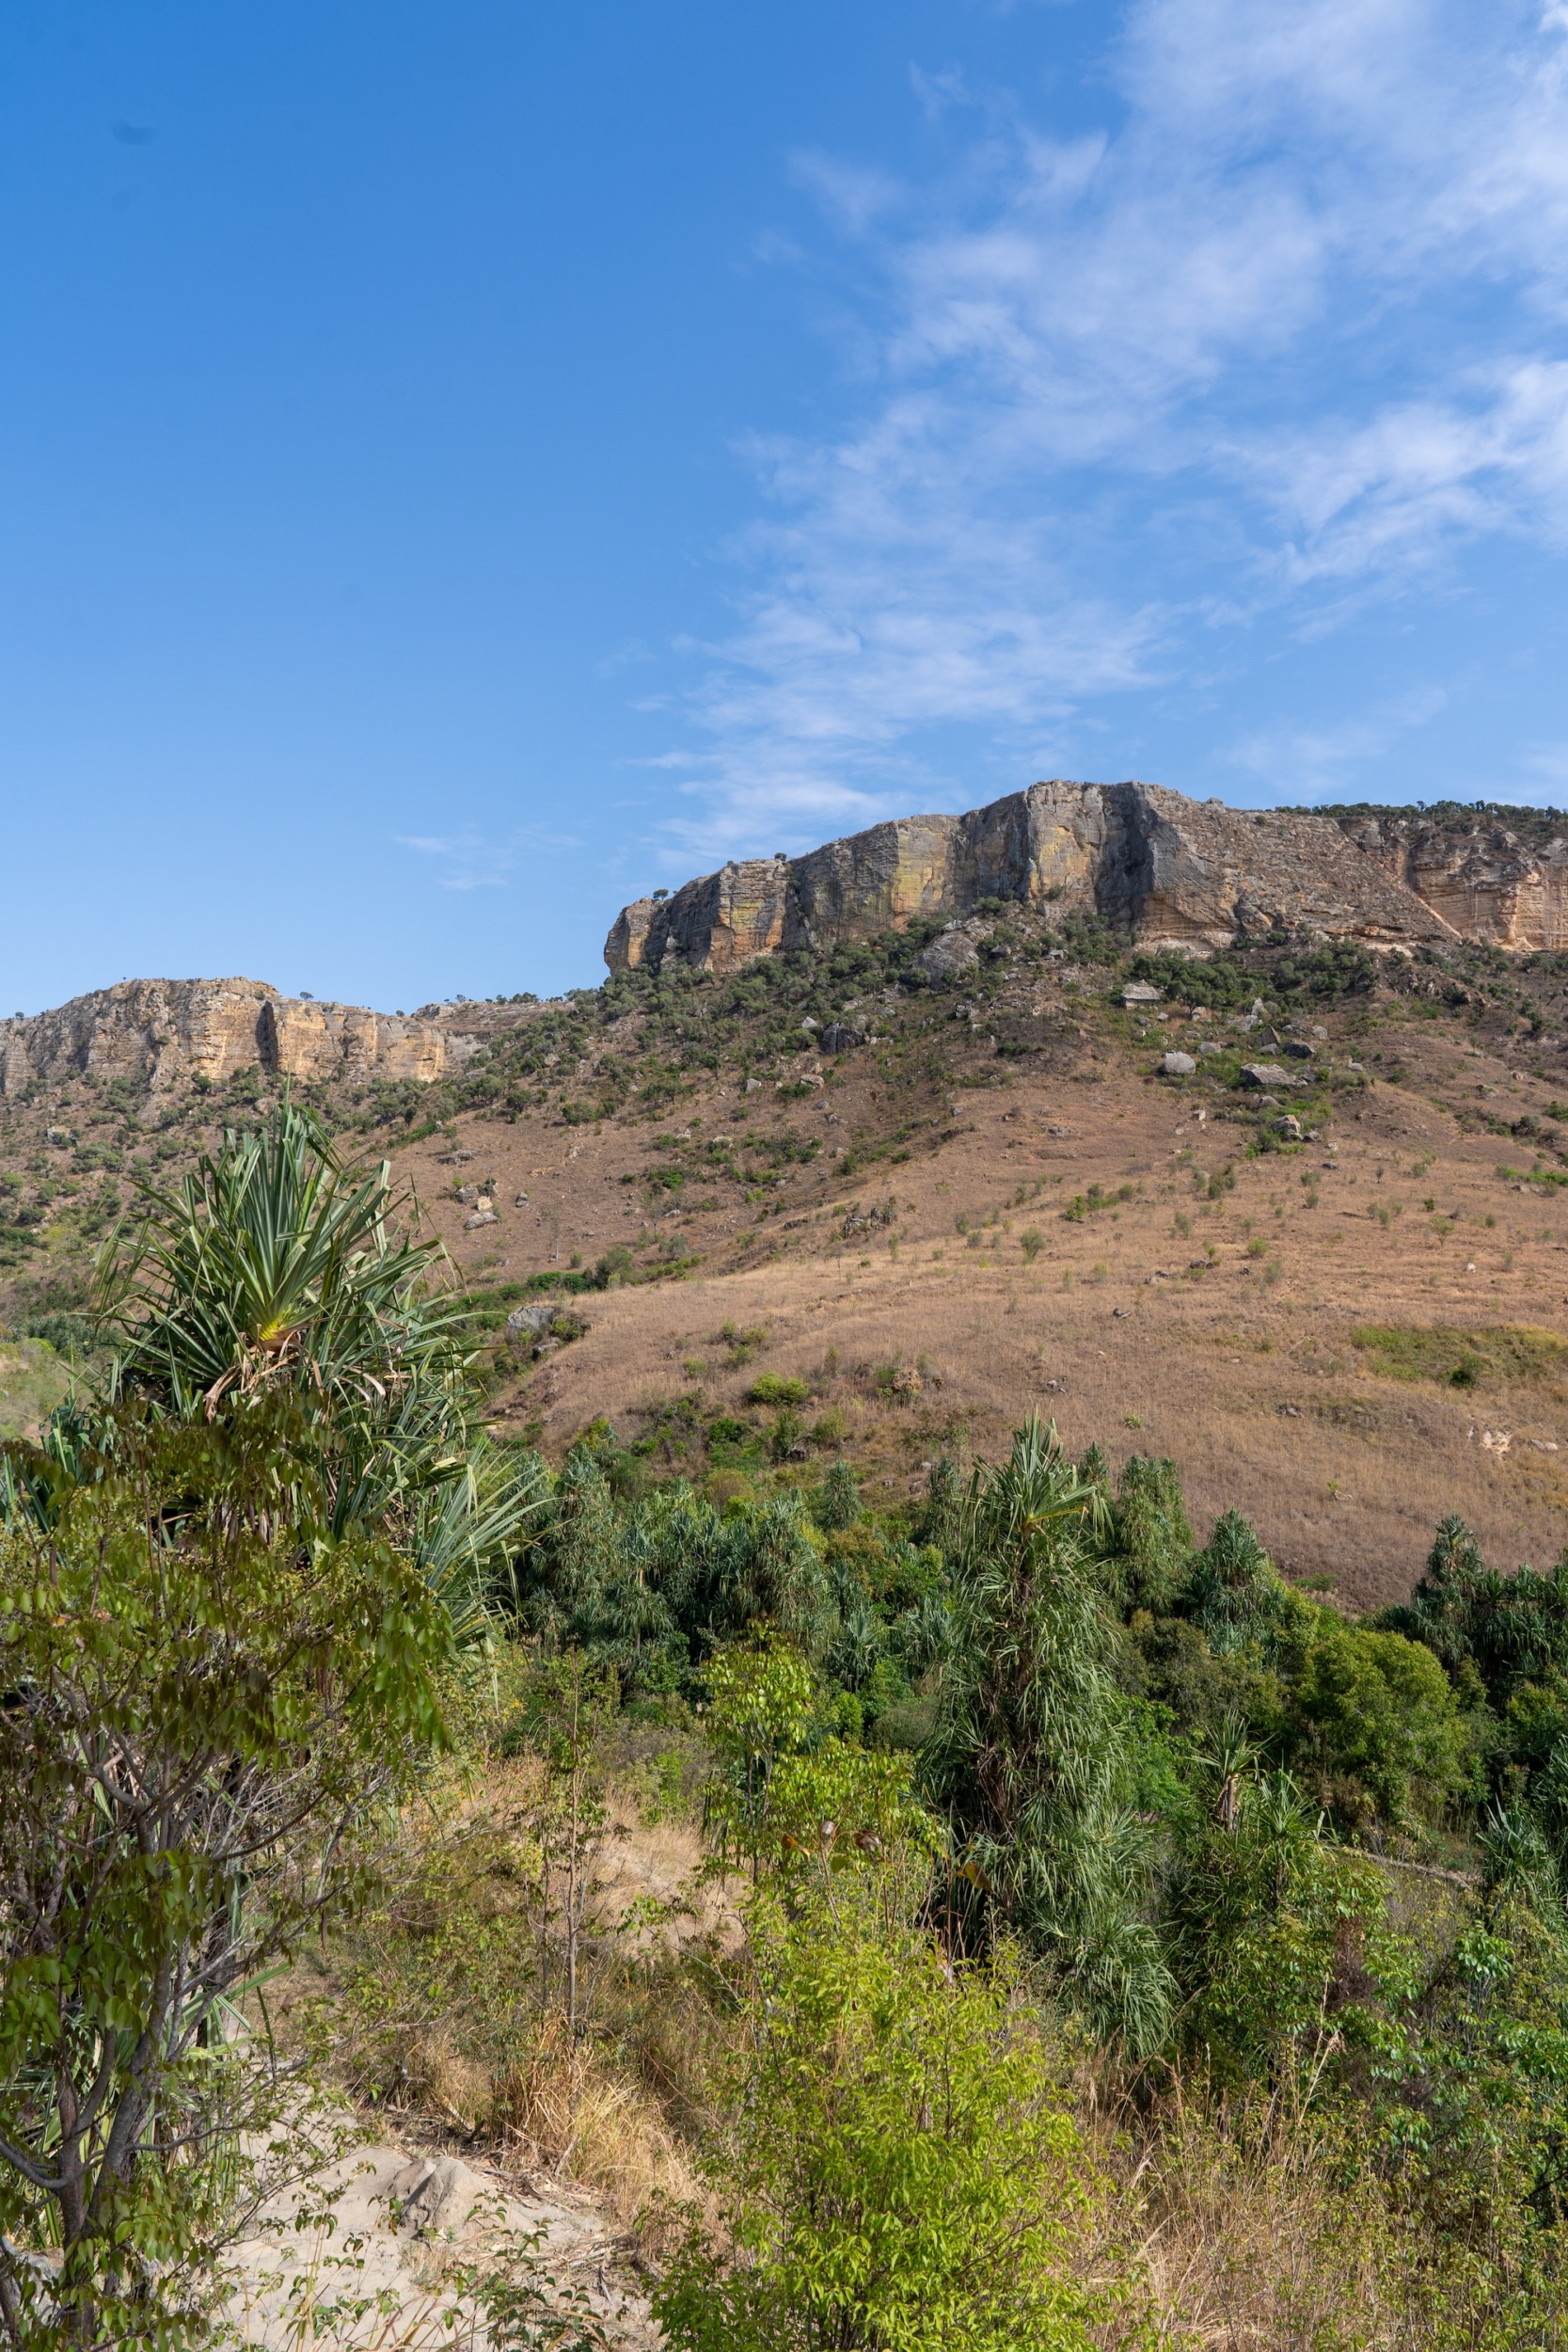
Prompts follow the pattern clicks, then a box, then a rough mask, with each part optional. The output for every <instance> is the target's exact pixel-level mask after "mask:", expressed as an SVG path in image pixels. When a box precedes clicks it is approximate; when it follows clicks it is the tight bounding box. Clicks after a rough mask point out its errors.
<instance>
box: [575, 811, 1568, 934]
mask: <svg viewBox="0 0 1568 2352" xmlns="http://www.w3.org/2000/svg"><path fill="white" fill-rule="evenodd" d="M1518 814H1519V818H1520V820H1521V825H1522V827H1523V828H1524V830H1522V831H1521V830H1514V829H1513V828H1512V827H1511V826H1510V825H1509V824H1508V823H1506V822H1505V821H1503V820H1502V818H1500V817H1499V816H1498V815H1497V812H1496V811H1493V810H1485V811H1482V812H1478V813H1472V812H1467V811H1462V810H1453V809H1448V810H1445V811H1444V812H1442V813H1440V814H1437V813H1432V814H1429V813H1427V812H1422V811H1418V810H1410V809H1404V810H1399V809H1391V810H1372V809H1367V808H1361V809H1354V810H1353V809H1345V810H1336V811H1332V812H1316V813H1314V812H1307V811H1296V810H1283V809H1270V810H1242V809H1232V808H1227V807H1226V806H1225V804H1224V803H1222V802H1220V801H1191V800H1188V799H1187V798H1186V797H1185V796H1184V795H1183V794H1182V793H1180V792H1169V791H1165V790H1164V789H1163V788H1162V787H1159V786H1157V785H1148V784H1069V783H1063V782H1059V781H1058V782H1055V783H1051V784H1036V785H1032V786H1031V787H1029V789H1028V790H1027V791H1025V792H1015V793H1010V794H1009V795H1008V796H1007V797H1006V799H1005V800H1000V801H993V802H991V803H990V806H989V807H987V808H979V809H972V810H970V811H969V812H968V813H967V814H966V815H964V816H961V817H908V818H897V819H895V820H894V821H892V822H890V823H887V824H881V825H873V826H871V827H869V828H868V830H867V831H866V832H864V833H857V834H850V835H849V836H848V837H847V839H846V840H843V841H830V842H829V843H828V844H827V845H826V847H825V848H823V849H820V850H811V851H810V852H808V854H807V855H806V856H804V857H798V858H784V857H773V858H744V859H740V860H738V861H736V862H734V863H732V864H730V865H728V866H721V868H720V870H719V872H718V873H716V874H706V875H704V876H703V877H702V878H701V879H700V880H699V881H696V882H686V883H685V884H683V886H682V887H681V888H680V889H679V890H676V891H674V892H673V894H672V895H670V896H669V897H664V896H662V895H661V896H659V897H657V898H639V899H637V900H635V901H634V902H633V904H631V905H630V906H627V907H624V908H623V909H622V911H621V913H620V914H619V915H618V916H617V917H616V919H615V923H614V925H613V927H612V928H611V930H610V937H609V938H608V939H607V940H606V942H605V961H606V962H607V963H608V964H609V966H610V970H611V971H612V972H625V971H629V970H632V969H635V968H636V967H637V966H639V965H643V964H646V965H650V966H654V967H657V966H658V965H659V964H661V963H662V962H663V961H665V960H666V958H669V959H671V960H673V961H679V962H682V963H685V964H689V965H691V966H693V967H695V968H698V969H700V970H705V971H713V972H723V971H729V970H732V969H734V968H735V967H736V966H737V965H739V964H743V963H748V962H750V961H752V959H753V958H754V957H757V956H766V955H773V954H778V953H786V954H787V953H788V952H790V951H791V950H797V949H811V948H826V947H832V946H837V945H838V944H839V943H840V942H841V941H847V940H854V939H863V938H867V937H869V936H871V935H872V934H873V933H875V932H877V931H879V930H888V929H890V928H900V927H902V926H903V925H905V924H907V923H909V922H910V921H911V920H913V919H914V918H916V917H918V916H939V917H951V918H957V917H960V916H963V915H966V914H972V913H973V912H974V909H975V908H976V907H977V906H978V905H979V903H980V902H981V900H983V899H987V898H1005V899H1006V898H1010V899H1015V900H1018V901H1021V902H1022V903H1023V904H1024V905H1027V906H1038V907H1046V906H1053V907H1055V908H1057V909H1058V910H1059V911H1060V913H1062V914H1073V913H1080V914H1098V915H1100V916H1101V917H1103V918H1104V919H1105V920H1107V921H1108V922H1110V923H1112V924H1113V925H1114V926H1115V927H1116V928H1117V930H1119V931H1121V932H1122V933H1123V934H1125V935H1126V936H1127V937H1129V938H1130V939H1132V940H1135V941H1136V942H1137V943H1138V944H1139V945H1140V946H1149V947H1154V946H1174V947H1181V948H1185V949H1188V950H1189V951H1193V952H1196V953H1198V954H1207V953H1212V952H1213V951H1214V950H1216V949H1218V948H1221V947H1227V946H1232V945H1234V944H1235V943H1236V942H1237V941H1238V940H1239V939H1245V938H1248V937H1262V936H1266V935H1268V934H1269V933H1270V932H1273V931H1275V930H1279V929H1282V928H1283V929H1284V930H1290V931H1307V932H1316V933H1319V934H1321V935H1323V936H1324V937H1327V938H1337V939H1345V938H1348V939H1357V940H1360V941H1363V942H1364V943H1365V944H1366V945H1368V946H1374V947H1398V946H1418V945H1422V944H1426V943H1431V944H1433V945H1435V944H1437V943H1439V942H1441V941H1444V940H1449V941H1452V940H1455V939H1471V940H1485V941H1489V942H1491V943H1493V944H1494V945H1496V946H1502V947H1509V948H1518V949H1525V948H1536V947H1560V946H1568V822H1564V821H1562V820H1558V821H1557V822H1556V823H1555V824H1553V823H1551V822H1549V821H1546V820H1544V819H1541V818H1537V817H1536V816H1535V815H1534V813H1533V812H1527V811H1520V812H1519V813H1518Z"/></svg>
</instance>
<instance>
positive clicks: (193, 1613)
mask: <svg viewBox="0 0 1568 2352" xmlns="http://www.w3.org/2000/svg"><path fill="white" fill-rule="evenodd" d="M97 1435H98V1438H99V1450H97V1451H92V1450H84V1451H82V1452H80V1453H79V1454H77V1456H76V1459H75V1463H74V1469H75V1470H76V1471H77V1472H78V1473H79V1476H77V1477H74V1478H73V1477H71V1475H70V1470H69V1467H68V1464H67V1462H66V1460H65V1458H64V1456H63V1454H59V1453H57V1454H55V1456H54V1457H53V1460H52V1461H49V1460H47V1459H46V1461H45V1462H44V1464H42V1465H40V1469H43V1470H48V1472H49V1473H50V1474H49V1478H48V1485H47V1490H46V1491H47V1497H48V1501H47V1508H46V1509H45V1510H43V1511H42V1512H41V1513H39V1512H36V1511H35V1510H34V1509H32V1508H31V1507H29V1502H27V1501H24V1499H23V1498H24V1497H28V1498H31V1497H33V1496H36V1495H37V1493H38V1492H39V1488H38V1487H37V1486H33V1487H31V1488H28V1487H24V1486H23V1487H19V1486H15V1485H13V1486H12V1487H11V1490H10V1491H11V1507H10V1508H9V1510H8V1512H7V1513H6V1515H5V1523H4V1526H3V1527H0V1690H3V1691H4V1692H5V1693H6V1701H5V1705H4V1706H3V1707H0V1788H4V1791H5V1796H4V1802H3V1803H0V1882H3V1883H4V1886H5V1889H6V1893H5V1899H4V1901H3V1902H0V2315H3V2317H4V2321H5V2324H6V2326H7V2328H8V2332H9V2334H10V2337H11V2340H12V2341H14V2342H19V2343H24V2344H39V2345H43V2344H50V2343H54V2342H58V2343H60V2344H83V2345H97V2344H107V2343H111V2342H112V2343H114V2344H142V2343H146V2344H158V2345H159V2346H160V2348H162V2347H166V2346H170V2345H173V2344H177V2343H179V2342H181V2341H182V2340H183V2337H184V2333H185V2330H184V2328H183V2327H182V2321H181V2319H180V2316H179V2314H180V2311H181V2308H182V2301H184V2300H185V2299H186V2298H187V2297H188V2296H189V2292H190V2289H191V2287H192V2285H193V2281H194V2280H196V2279H197V2278H198V2274H199V2271H200V2268H201V2266H202V2265H203V2264H204V2263H205V2262H206V2261H207V2260H209V2259H210V2258H211V2255H212V2251H213V2248H214V2244H215V2243H217V2242H220V2241H221V2238H222V2236H223V2233H224V2229H225V2226H226V2221H227V2218H228V2215H229V2211H230V2204H231V2201H232V2198H233V2195H234V2192H235V2191H236V2189H237V2187H238V2186H239V2185H240V2184H241V2182H242V2181H243V2179H244V2177H245V2172H246V2170H247V2169H249V2166H250V2164H251V2162H252V2159H253V2158H254V2151H255V2148H256V2138H255V2136H256V2135H258V2134H260V2135H261V2145H262V2146H263V2147H264V2145H265V2140H266V2136H267V2132H268V2127H269V2125H271V2124H272V2123H274V2122H276V2121H277V2120H278V2118H279V2117H280V2116H281V2115H283V2114H284V2113H286V2112H288V2111H289V2101H288V2097H287V2093H286V2090H284V2089H282V2088H280V2086H279V2084H278V2082H277V2078H276V2077H275V2075H274V2074H272V2072H271V2070H270V2068H269V2066H268V2064H267V2062H266V2051H265V2047H264V2044H261V2043H255V2044H253V2043H250V2042H248V2041H247V2039H246V2037H245V2034H244V2032H243V2030H242V2029H241V2026H240V2018H239V2012H238V2009H237V2004H238V2003H239V2002H240V2000H241V1997H242V1994H243V1993H244V1992H245V1988H247V1987H248V1986H250V1985H252V1984H254V1982H255V1981H256V1980H257V1979H258V1978H259V1977H261V1976H262V1975H264V1974H265V1973H266V1972H267V1971H268V1970H269V1968H270V1967H271V1966H272V1965H273V1964H274V1963H277V1962H278V1961H285V1960H287V1959H289V1958H290V1957H291V1956H292V1955H293V1953H295V1952H296V1951H297V1950H298V1949H299V1947H300V1946H301V1944H302V1943H303V1941H304V1939H305V1937H306V1936H307V1934H308V1933H311V1932H313V1931H316V1930H317V1928H318V1927H319V1926H320V1925H321V1924H322V1922H323V1921H324V1920H325V1918H326V1916H327V1915H329V1914H331V1913H332V1912H334V1911H336V1910H337V1909H339V1908H340V1907H341V1906H342V1905H343V1903H344V1902H345V1900H346V1899H348V1897H349V1896H350V1895H351V1894H352V1891H353V1887H354V1883H355V1878H356V1865H357V1861H358V1853H357V1846H358V1839H359V1836H360V1834H361V1833H362V1832H363V1831H364V1830H365V1828H366V1826H367V1824H368V1823H369V1821H370V1820H372V1817H373V1816H374V1814H375V1813H376V1811H377V1810H378V1808H380V1807H381V1806H383V1805H384V1804H386V1802H387V1801H388V1798H389V1797H392V1796H394V1795H395V1794H397V1793H398V1792H399V1791H400V1790H402V1789H404V1788H407V1787H408V1786H409V1785H410V1783H411V1781H412V1779H413V1777H414V1775H415V1773H416V1772H417V1770H418V1767H419V1764H420V1756H421V1754H422V1753H423V1752H424V1751H426V1750H428V1749H429V1748H430V1746H431V1745H432V1744H433V1743H435V1742H436V1741H438V1740H440V1738H441V1736H442V1720H441V1713H440V1708H439V1706H438V1703H437V1682H438V1677H439V1675H440V1672H441V1669H442V1667H443V1665H444V1663H445V1661H446V1659H447V1657H448V1653H449V1645H450V1636H451V1629H450V1624H449V1621H448V1619H447V1615H446V1613H445V1611H444V1610H443V1609H442V1608H441V1607H440V1605H439V1603H438V1602H437V1600H436V1597H435V1596H434V1595H433V1593H432V1591H431V1588H430V1585H429V1583H428V1581H427V1580H426V1578H425V1576H424V1575H423V1573H422V1571H421V1569H420V1565H419V1564H418V1563H417V1562H416V1561H415V1560H414V1559H413V1558H412V1557H411V1556H410V1555H409V1553H408V1552H407V1551H406V1550H400V1549H398V1548H397V1547H395V1546H394V1545H393V1544H391V1543H389V1542H388V1541H387V1539H386V1538H385V1536H383V1535H380V1534H373V1533H372V1532H371V1531H369V1530H367V1529H366V1528H365V1527H363V1526H362V1525H351V1526H350V1528H349V1529H348V1531H347V1533H346V1534H344V1536H343V1537H342V1538H341V1540H340V1539H338V1538H335V1536H334V1534H333V1533H332V1530H331V1528H330V1526H329V1525H328V1524H326V1523H325V1522H324V1521H323V1519H322V1518H320V1517H318V1516H317V1515H316V1512H315V1511H314V1509H313V1508H312V1504H313V1502H314V1499H315V1496H314V1482H313V1479H312V1476H311V1469H310V1457H309V1453H308V1452H306V1451H304V1450H303V1449H302V1448H301V1445H300V1442H299V1439H300V1435H301V1431H300V1424H299V1422H298V1419H297V1417H296V1416H294V1415H293V1414H292V1413H291V1412H290V1411H289V1410H288V1409H287V1407H286V1406H285V1405H284V1404H283V1402H282V1401H280V1400H275V1401H274V1402H273V1403H272V1405H271V1406H265V1407H259V1408H257V1409H255V1410H253V1411H251V1412H248V1413H246V1414H245V1415H244V1416H241V1415H239V1414H238V1413H237V1412H236V1411H235V1410H234V1408H233V1407H232V1406H230V1409H229V1411H228V1412H227V1413H225V1414H223V1415H222V1416H221V1417H220V1418H219V1420H218V1422H217V1423H216V1424H215V1425H214V1426H213V1427H211V1428H208V1427H206V1426H204V1425H201V1424H198V1425H196V1426H195V1427H186V1428H176V1429H172V1430H171V1429H161V1428H159V1427H158V1426H157V1425H156V1424H154V1425H153V1426H151V1427H150V1428H149V1427H148V1426H147V1425H146V1424H145V1423H142V1424H138V1422H136V1421H135V1419H134V1418H133V1417H132V1416H130V1415H123V1416H121V1417H120V1418H119V1419H118V1420H116V1421H115V1422H113V1423H110V1424H107V1425H101V1426H100V1428H99V1430H98V1433H97ZM293 2114H294V2120H295V2123H296V2126H297V2125H298V2124H299V2123H300V2122H302V2120H303V2114H304V2110H303V2108H302V2107H301V2106H300V2105H299V2104H298V2102H297V2101H296V2102H295V2103H294V2106H293ZM245 2135H250V2136H251V2137H250V2138H249V2140H248V2141H247V2140H246V2138H245ZM247 2145H248V2146H249V2147H250V2149H251V2150H252V2158H247V2157H246V2156H245V2153H244V2152H245V2148H246V2146H247ZM256 2160H259V2159H256ZM33 2257H39V2258H40V2259H39V2260H37V2261H35V2260H34V2259H32V2258H33ZM153 2280H157V2285H156V2287H155V2288H154V2287H153V2285H152V2283H151V2282H152V2281H153ZM51 2300H53V2301H54V2302H55V2304H56V2305H57V2314H56V2317H55V2320H54V2321H51V2320H50V2319H49V2317H48V2315H47V2312H46V2309H45V2307H46V2305H47V2304H48V2303H49V2302H50V2301H51Z"/></svg>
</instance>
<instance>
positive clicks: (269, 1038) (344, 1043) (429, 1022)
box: [0, 979, 485, 1095]
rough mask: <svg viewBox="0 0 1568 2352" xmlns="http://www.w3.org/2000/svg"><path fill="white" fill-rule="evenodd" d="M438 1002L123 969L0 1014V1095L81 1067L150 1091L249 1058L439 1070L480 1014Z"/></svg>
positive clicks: (290, 1073) (322, 1067)
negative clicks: (363, 1000) (105, 980)
mask: <svg viewBox="0 0 1568 2352" xmlns="http://www.w3.org/2000/svg"><path fill="white" fill-rule="evenodd" d="M484 1010H485V1008H481V1007H476V1008H475V1011H476V1013H483V1011H484ZM433 1013H434V1017H431V1016H414V1017H405V1016H404V1014H402V1013H384V1012H371V1011H368V1010H367V1009H365V1008H364V1007H363V1006H361V1005H333V1004H322V1003H318V1002H317V1001H316V999H315V998H313V997H309V996H281V995H279V993H278V992H277V989H275V988H270V987H268V985H267V983H266V982H265V981H264V980H241V979H233V980H121V981H120V982H119V985H118V987H115V988H101V989H95V990H94V991H93V992H92V993H91V994H90V995H87V996H77V997H73V998H72V1000H71V1003H70V1004H68V1005H61V1006H59V1007H58V1008H57V1009H55V1011H53V1012H40V1013H38V1014H35V1015H34V1016H33V1017H32V1018H31V1019H24V1018H21V1017H18V1018H17V1019H14V1020H10V1021H0V1094H8V1095H14V1094H17V1093H19V1092H20V1091H21V1089H23V1088H24V1086H26V1085H27V1084H28V1083H29V1081H30V1080H32V1079H34V1078H41V1079H45V1080H48V1079H58V1078H66V1077H72V1076H75V1075H77V1074H79V1073H87V1072H90V1073H93V1074H94V1075H96V1076H98V1077H102V1078H105V1079H114V1078H130V1079H133V1080H135V1082H136V1083H137V1084H138V1085H142V1086H146V1087H147V1088H148V1089H150V1091H151V1092H152V1093H154V1094H157V1093H162V1092H164V1091H166V1089H168V1088H170V1087H173V1086H177V1085H179V1084H181V1083H182V1082H185V1081H188V1080H190V1079H193V1078H206V1079H208V1080H210V1081H211V1082H212V1083H213V1084H214V1085H217V1084H220V1083H221V1082H222V1081H223V1080H224V1079H226V1078H230V1077H232V1076H233V1075H234V1074H235V1073H236V1072H238V1071H242V1070H248V1069H252V1068H257V1069H260V1070H261V1071H264V1072H266V1073H268V1074H269V1075H274V1076H277V1077H282V1078H302V1079H318V1080H325V1081H328V1082H331V1081H336V1080H341V1079H354V1078H357V1079H361V1080H364V1079H370V1078H383V1079H398V1078H413V1079H419V1080H429V1079H432V1078H439V1077H441V1076H443V1075H444V1074H445V1073H446V1072H448V1071H449V1070H451V1069H454V1068H456V1067H458V1066H459V1065H460V1064H461V1063H462V1062H464V1061H466V1060H467V1058H468V1057H469V1056H470V1055H471V1054H473V1053H474V1052H476V1051H477V1050H478V1048H479V1046H480V1045H481V1044H482V1043H483V1021H476V1022H475V1023H473V1024H472V1025H465V1024H464V1022H463V1021H462V1018H461V1010H460V1009H453V1010H448V1009H440V1010H439V1011H438V1012H435V1009H433Z"/></svg>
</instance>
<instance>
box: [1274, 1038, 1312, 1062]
mask: <svg viewBox="0 0 1568 2352" xmlns="http://www.w3.org/2000/svg"><path fill="white" fill-rule="evenodd" d="M1279 1050H1280V1052H1281V1053H1282V1054H1289V1056H1290V1057H1291V1060H1292V1061H1316V1059H1317V1057H1318V1055H1317V1048H1316V1046H1314V1045H1308V1044H1307V1040H1306V1039H1305V1038H1300V1037H1288V1038H1287V1039H1286V1041H1285V1042H1284V1044H1283V1045H1282V1046H1281V1047H1280V1049H1279Z"/></svg>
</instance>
